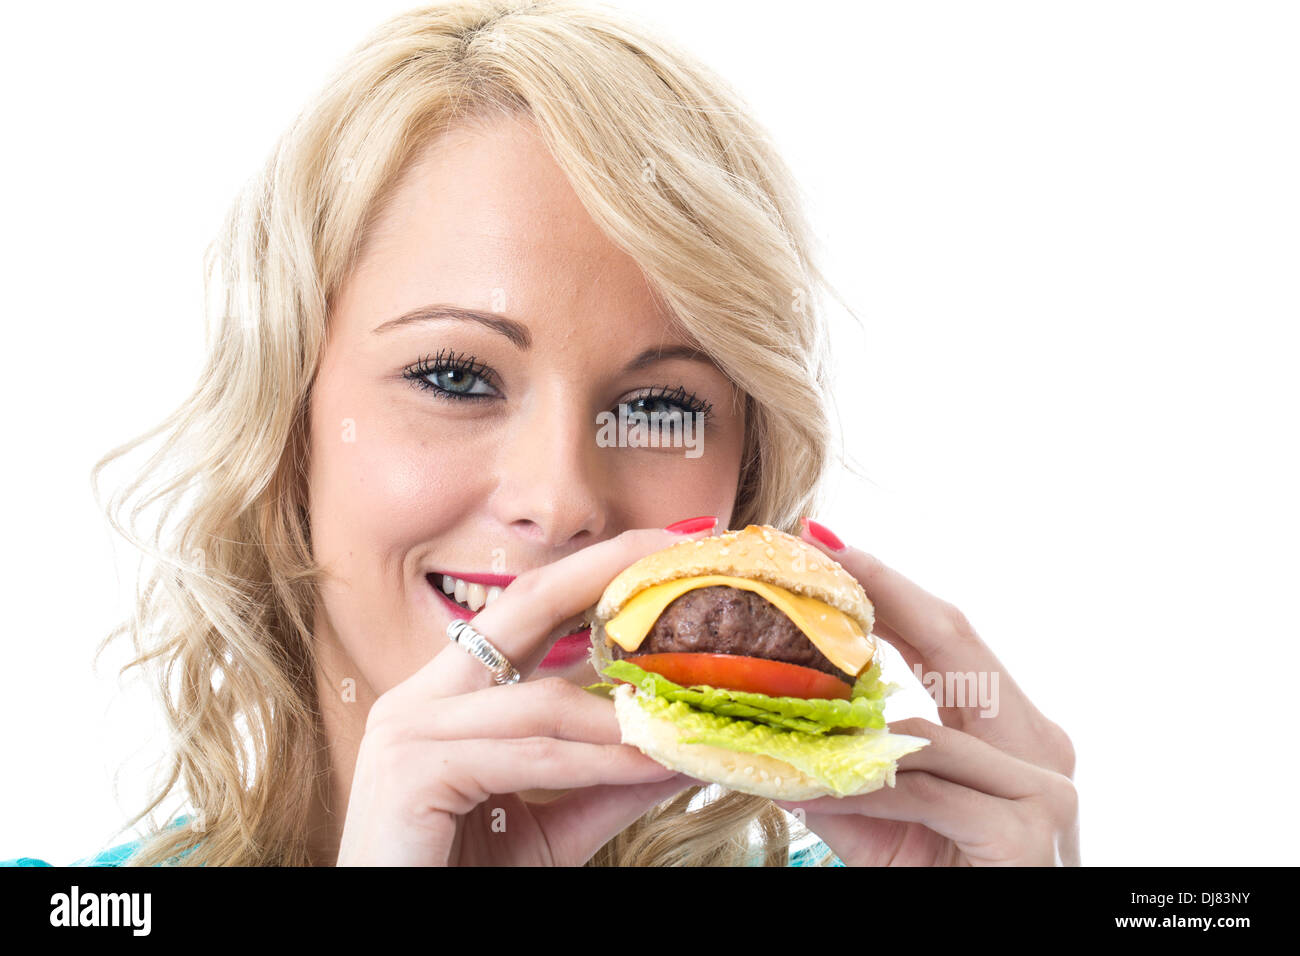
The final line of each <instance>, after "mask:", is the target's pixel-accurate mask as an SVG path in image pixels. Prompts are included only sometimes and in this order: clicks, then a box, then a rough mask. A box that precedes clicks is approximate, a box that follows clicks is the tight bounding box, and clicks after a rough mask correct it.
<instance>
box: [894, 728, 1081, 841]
mask: <svg viewBox="0 0 1300 956" xmlns="http://www.w3.org/2000/svg"><path fill="white" fill-rule="evenodd" d="M890 731H891V732H892V733H900V734H910V735H913V736H917V737H925V738H926V739H927V740H929V741H930V746H928V747H922V748H921V749H920V750H918V751H915V752H913V753H910V754H907V755H906V756H904V757H902V758H900V760H899V763H898V767H899V770H907V771H914V770H920V771H924V772H926V773H930V774H933V775H934V776H936V777H941V778H943V779H944V780H949V781H951V782H952V783H956V784H960V785H961V786H963V787H969V788H970V789H972V790H978V791H980V792H981V793H987V794H989V795H990V796H993V797H1000V798H1001V799H1004V800H1018V801H1028V800H1039V801H1042V802H1043V803H1045V804H1046V805H1048V806H1049V807H1051V808H1052V809H1053V810H1055V811H1057V815H1058V816H1060V817H1061V818H1066V817H1068V816H1070V814H1071V813H1072V812H1073V810H1072V808H1073V807H1074V806H1075V804H1076V802H1077V796H1076V793H1075V789H1074V784H1072V783H1071V782H1070V780H1069V778H1067V777H1065V776H1064V775H1062V774H1059V773H1056V772H1054V771H1052V770H1050V769H1048V768H1046V767H1043V766H1040V765H1039V764H1036V763H1033V762H1032V761H1029V760H1024V759H1021V758H1020V757H1017V756H1014V755H1013V754H1010V753H1008V752H1007V751H1005V750H1002V749H1001V748H999V747H996V746H994V745H993V744H991V743H989V742H988V741H985V740H981V739H979V738H978V737H976V736H974V735H972V734H968V733H965V732H964V731H961V730H956V729H954V728H951V727H945V726H941V725H939V724H936V723H934V722H933V721H930V720H926V719H925V718H923V717H909V718H908V719H906V720H900V721H897V722H895V723H893V724H891V725H890Z"/></svg>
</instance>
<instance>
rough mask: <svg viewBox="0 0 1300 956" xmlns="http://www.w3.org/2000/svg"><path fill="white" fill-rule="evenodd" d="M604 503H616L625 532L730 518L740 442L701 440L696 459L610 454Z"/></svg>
mask: <svg viewBox="0 0 1300 956" xmlns="http://www.w3.org/2000/svg"><path fill="white" fill-rule="evenodd" d="M610 451H611V456H610V459H609V461H608V464H607V472H606V473H607V474H608V476H609V480H610V481H611V482H612V484H613V486H614V487H612V488H611V489H609V490H610V491H611V492H613V493H612V494H611V495H610V496H609V498H608V500H609V501H611V502H614V501H618V502H622V503H623V504H622V508H623V513H622V514H621V515H620V519H621V520H620V521H619V522H618V523H619V524H620V525H621V526H622V527H627V528H662V527H665V526H667V525H669V524H672V523H673V522H674V521H680V520H682V519H683V518H695V517H699V516H701V515H717V516H718V517H719V518H720V519H722V521H724V522H727V521H729V519H730V516H731V513H732V509H733V508H734V506H735V503H736V485H737V482H738V481H739V477H740V458H741V442H740V441H731V440H728V439H716V440H714V441H708V440H706V441H705V442H704V443H703V445H702V448H701V452H702V453H701V454H700V456H699V457H698V458H689V457H687V456H686V454H685V453H684V452H683V451H677V450H675V449H674V450H673V451H667V450H663V449H661V450H658V451H649V450H637V449H624V448H620V449H611V450H610Z"/></svg>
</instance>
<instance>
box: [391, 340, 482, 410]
mask: <svg viewBox="0 0 1300 956" xmlns="http://www.w3.org/2000/svg"><path fill="white" fill-rule="evenodd" d="M438 372H468V373H469V374H470V375H473V376H475V377H477V378H479V379H481V380H482V381H483V383H484V384H486V385H489V386H491V387H492V388H496V387H497V383H496V378H495V376H494V375H493V374H492V370H491V369H490V368H488V367H487V366H486V365H483V364H482V363H480V362H479V361H478V360H477V359H476V358H474V356H472V355H460V354H457V353H456V352H452V351H450V350H449V349H442V350H441V351H439V352H438V354H437V355H426V356H424V357H423V358H421V359H420V360H419V361H418V362H416V363H415V364H414V365H411V366H408V367H407V368H405V369H403V370H402V376H403V377H404V378H406V379H407V380H408V381H409V382H410V383H411V384H412V385H414V386H415V387H416V388H421V389H426V390H428V391H431V392H433V393H434V395H436V396H437V397H438V398H441V399H447V400H449V401H453V402H460V401H477V400H480V399H484V398H495V397H496V396H494V395H462V394H460V393H459V392H453V391H451V390H449V389H445V388H443V387H442V386H441V385H435V384H434V383H433V382H431V381H429V376H431V375H435V374H437V373H438Z"/></svg>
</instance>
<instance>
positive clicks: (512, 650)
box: [409, 529, 709, 697]
mask: <svg viewBox="0 0 1300 956" xmlns="http://www.w3.org/2000/svg"><path fill="white" fill-rule="evenodd" d="M708 533H709V530H708V529H706V530H705V531H701V532H696V533H694V534H677V533H674V532H671V531H661V530H658V529H640V530H636V531H625V532H624V533H622V534H620V535H618V536H617V537H615V538H610V539H608V540H605V541H601V542H599V543H598V544H593V545H591V546H590V547H587V548H584V549H583V550H581V551H578V552H576V553H574V554H571V555H569V556H568V557H565V558H561V559H560V560H559V561H555V562H553V563H551V564H548V565H545V566H543V567H540V568H536V569H534V570H532V571H526V572H525V573H523V574H521V575H520V576H519V577H517V578H515V579H514V580H513V581H511V582H510V585H509V586H508V587H507V588H506V589H505V590H504V591H503V592H502V593H501V595H500V596H499V597H498V598H497V599H496V600H495V601H494V602H492V604H491V605H490V606H488V607H486V608H484V609H483V610H482V611H480V612H479V613H478V614H477V615H476V616H475V617H474V619H473V620H472V621H471V624H473V626H474V629H475V630H476V631H478V632H479V633H481V634H482V635H483V636H484V637H486V638H487V639H488V640H489V641H491V642H492V644H493V645H494V646H495V647H496V648H497V649H498V650H499V651H501V653H502V654H504V655H505V656H506V657H507V658H509V659H510V661H511V662H512V663H513V664H514V665H515V668H516V669H517V670H518V671H519V673H520V674H521V675H522V676H524V677H527V676H528V675H530V674H531V673H532V672H533V671H534V670H535V669H536V668H537V665H538V664H540V663H541V661H542V658H543V657H545V656H546V652H547V651H549V650H550V648H551V644H552V643H554V641H555V640H556V639H558V638H560V637H563V636H564V632H563V630H560V626H561V625H562V624H564V622H566V621H569V620H572V619H573V618H574V617H575V616H576V615H579V614H581V613H582V612H584V611H585V610H587V609H588V608H590V607H592V606H593V605H594V604H596V602H597V601H599V600H600V595H601V594H602V593H603V592H604V590H605V587H606V586H607V585H608V584H609V582H610V581H612V580H613V579H614V577H615V576H616V575H617V574H618V573H619V572H620V571H622V570H623V569H624V568H626V567H627V566H628V565H630V564H632V563H634V562H635V561H637V560H639V559H640V558H643V557H645V556H646V555H647V554H651V553H653V552H655V551H659V550H662V549H663V548H666V547H668V546H670V545H672V544H676V543H681V542H684V541H691V540H694V539H696V538H699V537H702V536H706V535H707V534H708ZM409 683H410V684H411V686H413V687H416V688H418V689H419V691H420V693H421V694H422V696H425V697H430V696H432V697H446V696H449V695H451V694H462V693H465V692H467V691H471V690H478V689H480V688H483V687H490V686H492V684H493V679H492V675H491V673H490V672H489V671H488V669H487V668H486V667H484V666H483V664H482V663H480V662H479V661H478V660H477V659H475V658H473V657H471V656H470V655H469V654H468V653H466V652H464V651H463V650H460V649H458V650H457V653H454V654H451V653H441V654H438V655H436V656H435V657H434V658H433V660H431V661H430V662H429V663H428V664H426V665H425V666H424V667H423V668H421V669H420V670H419V671H417V672H416V673H415V674H414V675H413V676H412V677H411V678H410V680H409Z"/></svg>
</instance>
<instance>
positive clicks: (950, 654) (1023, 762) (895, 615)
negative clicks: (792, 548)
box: [779, 522, 1079, 866]
mask: <svg viewBox="0 0 1300 956" xmlns="http://www.w3.org/2000/svg"><path fill="white" fill-rule="evenodd" d="M803 539H804V540H805V541H807V542H809V543H810V544H813V545H815V546H817V547H818V548H820V549H821V550H822V551H824V552H826V553H827V554H829V555H830V556H831V557H833V558H834V559H835V560H836V561H838V562H839V563H840V564H841V565H843V566H844V569H845V570H846V571H848V572H849V573H850V574H852V575H853V576H854V577H855V578H857V579H858V581H859V582H861V584H862V587H863V588H864V589H865V590H866V592H867V596H868V597H869V598H870V599H871V601H872V603H873V604H874V605H875V609H876V625H875V629H874V630H875V632H876V633H877V634H879V635H880V636H881V637H882V638H883V639H884V640H886V641H888V642H889V643H890V644H892V645H893V646H894V647H895V648H897V649H898V651H899V652H900V653H901V654H902V655H903V659H904V660H905V661H907V664H908V666H909V667H911V668H912V669H913V670H915V669H916V665H918V664H920V665H921V671H922V673H925V672H928V671H937V672H939V673H940V674H947V673H960V674H967V673H969V672H972V671H974V672H975V673H976V674H979V673H980V672H985V673H986V674H989V675H991V674H993V673H994V672H996V673H997V674H998V683H997V684H996V685H993V684H992V683H991V678H986V679H988V680H990V683H989V685H988V686H996V688H997V692H998V694H999V699H998V702H997V709H996V711H995V712H994V715H993V716H984V715H982V714H981V712H980V709H979V707H978V706H976V703H977V702H975V701H970V702H969V703H970V704H971V706H965V707H955V706H948V705H951V703H952V702H951V701H946V700H945V701H942V702H941V703H943V704H944V705H945V706H941V707H940V708H939V719H940V720H941V721H942V722H943V724H942V726H940V725H937V724H934V723H932V722H931V721H928V720H924V719H922V718H919V717H918V718H912V719H909V720H901V721H898V722H897V723H894V724H890V731H891V732H896V733H900V734H911V735H913V736H917V737H926V738H928V739H929V740H930V741H931V743H930V745H929V746H927V747H923V748H922V749H921V750H919V751H917V752H916V753H912V754H908V755H907V756H905V757H903V758H902V759H901V760H900V761H899V764H898V773H897V776H896V778H895V783H896V786H894V787H893V788H892V789H891V788H889V787H884V788H881V789H880V790H876V791H874V792H872V793H867V794H863V795H861V796H857V797H843V798H837V797H822V798H820V799H817V800H808V801H803V802H797V803H795V802H780V803H779V805H780V806H783V807H785V808H786V809H787V810H794V809H796V808H802V809H803V811H804V813H805V814H806V820H807V825H808V828H809V829H810V830H812V831H813V832H815V833H816V834H817V835H818V836H819V837H820V838H821V839H822V840H824V841H825V842H826V844H827V846H829V847H830V848H831V849H832V850H833V851H834V852H835V854H836V855H837V856H838V857H839V858H840V859H841V860H843V861H844V862H845V863H846V864H848V865H850V866H891V865H892V866H953V865H957V866H963V865H965V866H988V865H998V864H1015V865H1022V866H1024V865H1057V864H1065V865H1072V866H1077V865H1078V864H1079V822H1078V817H1079V811H1078V794H1077V792H1076V791H1075V788H1074V784H1073V783H1072V782H1071V778H1072V777H1073V776H1074V747H1073V745H1072V744H1071V743H1070V738H1069V737H1068V736H1067V735H1066V733H1065V731H1063V730H1062V729H1061V728H1060V727H1059V726H1057V725H1056V724H1054V723H1052V722H1051V721H1050V720H1048V719H1047V718H1046V717H1044V716H1043V715H1042V713H1040V712H1039V710H1038V708H1036V707H1035V706H1034V705H1033V704H1032V703H1031V702H1030V700H1029V698H1028V697H1026V696H1025V695H1024V693H1023V692H1022V691H1021V690H1020V688H1019V687H1017V686H1016V683H1015V681H1013V680H1012V679H1011V677H1010V675H1009V674H1007V672H1006V671H1005V670H1003V669H1002V666H1001V664H999V662H998V659H997V658H996V657H995V656H994V655H993V651H992V650H990V649H989V646H988V645H987V644H985V643H984V641H983V640H981V639H980V637H979V635H977V634H976V633H975V631H974V629H973V628H972V627H971V626H970V623H969V622H968V621H967V620H966V618H965V616H964V615H963V614H962V613H961V612H960V611H959V610H957V608H955V607H953V606H952V605H951V604H948V603H946V602H944V601H941V600H939V599H938V598H936V597H935V596H934V595H932V594H930V593H928V592H926V591H924V590H922V589H921V588H920V587H918V586H917V585H915V584H913V583H912V582H911V581H909V580H908V579H907V578H905V577H903V576H902V575H901V574H899V573H898V572H896V571H894V570H892V569H891V568H888V567H886V566H885V565H884V564H882V563H881V562H880V561H878V560H877V559H876V558H874V557H872V556H871V555H869V554H864V553H863V552H862V551H859V550H857V549H856V548H851V547H843V546H842V545H841V544H840V542H839V539H838V538H836V537H835V536H834V535H833V534H829V533H827V532H826V529H824V528H822V527H821V526H819V525H817V524H816V523H815V522H813V523H811V526H810V525H809V524H807V523H806V524H805V526H804V530H803ZM836 545H840V547H839V549H838V550H837V548H836ZM944 686H945V687H947V686H950V684H949V682H948V681H947V680H946V679H945V680H944ZM990 709H991V708H990Z"/></svg>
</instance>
